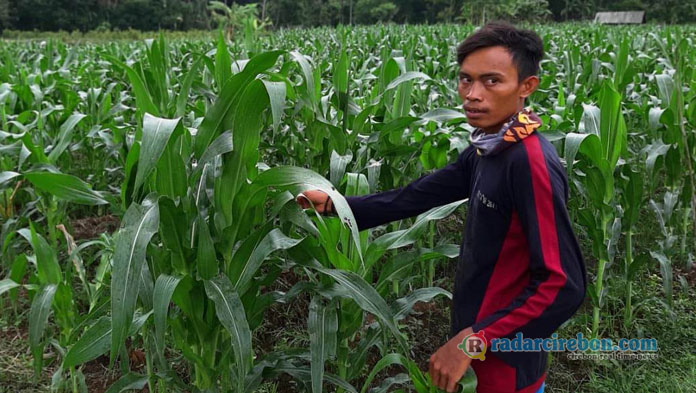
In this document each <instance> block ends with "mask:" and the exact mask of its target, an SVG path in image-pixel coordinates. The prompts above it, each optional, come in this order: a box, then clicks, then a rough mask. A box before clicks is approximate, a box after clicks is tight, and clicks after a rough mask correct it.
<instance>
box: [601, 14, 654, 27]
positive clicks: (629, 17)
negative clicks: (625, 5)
mask: <svg viewBox="0 0 696 393" xmlns="http://www.w3.org/2000/svg"><path fill="white" fill-rule="evenodd" d="M594 21H595V23H601V24H603V25H623V24H638V25H639V24H642V23H643V22H644V21H645V11H621V12H598V13H597V14H596V15H595V17H594Z"/></svg>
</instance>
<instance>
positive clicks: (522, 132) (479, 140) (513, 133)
mask: <svg viewBox="0 0 696 393" xmlns="http://www.w3.org/2000/svg"><path fill="white" fill-rule="evenodd" d="M540 126H541V119H540V118H539V116H537V115H536V114H535V113H534V112H532V111H530V110H528V109H523V110H521V111H519V112H517V113H515V114H514V115H512V116H510V119H509V120H508V121H506V122H505V124H503V127H502V128H501V129H500V131H498V132H496V133H495V134H486V133H485V132H484V131H483V129H481V128H477V129H475V130H474V132H472V133H471V135H470V136H469V140H470V141H471V144H472V145H474V147H476V151H477V153H478V155H480V156H493V155H496V154H498V153H500V152H501V151H503V150H505V149H507V148H508V147H510V146H511V145H512V144H513V143H517V142H519V141H521V140H522V139H524V138H526V137H528V136H529V135H532V132H534V130H536V129H537V128H539V127H540Z"/></svg>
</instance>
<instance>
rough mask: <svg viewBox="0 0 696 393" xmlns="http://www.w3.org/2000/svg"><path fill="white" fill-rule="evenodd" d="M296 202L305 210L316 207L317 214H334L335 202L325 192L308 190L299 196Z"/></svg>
mask: <svg viewBox="0 0 696 393" xmlns="http://www.w3.org/2000/svg"><path fill="white" fill-rule="evenodd" d="M295 200H296V201H297V204H298V205H300V207H301V208H303V209H309V208H311V207H312V205H314V210H316V211H317V213H320V214H329V213H333V212H334V207H333V201H332V200H331V198H329V194H327V193H325V192H324V191H320V190H308V191H305V192H303V193H301V194H299V195H298V196H297V198H296V199H295ZM310 202H311V203H310Z"/></svg>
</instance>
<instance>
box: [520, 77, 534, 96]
mask: <svg viewBox="0 0 696 393" xmlns="http://www.w3.org/2000/svg"><path fill="white" fill-rule="evenodd" d="M537 87H539V77H538V76H536V75H532V76H528V77H526V78H524V80H522V82H521V83H520V98H527V97H529V96H530V95H532V93H534V92H535V91H536V89H537Z"/></svg>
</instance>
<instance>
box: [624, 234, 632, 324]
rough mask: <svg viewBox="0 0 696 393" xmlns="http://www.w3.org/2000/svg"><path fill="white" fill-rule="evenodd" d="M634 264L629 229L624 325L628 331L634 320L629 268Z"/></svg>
mask: <svg viewBox="0 0 696 393" xmlns="http://www.w3.org/2000/svg"><path fill="white" fill-rule="evenodd" d="M632 264H633V233H632V232H631V231H630V230H629V231H628V232H626V264H625V266H626V304H625V309H624V326H625V328H626V330H627V331H628V327H629V326H630V325H631V321H632V320H633V305H632V304H631V302H632V299H631V298H632V293H631V292H632V289H633V288H632V287H633V282H632V281H631V280H632V277H631V276H630V274H629V269H630V268H631V265H632Z"/></svg>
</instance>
